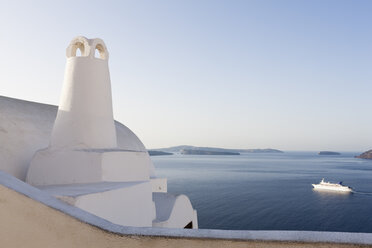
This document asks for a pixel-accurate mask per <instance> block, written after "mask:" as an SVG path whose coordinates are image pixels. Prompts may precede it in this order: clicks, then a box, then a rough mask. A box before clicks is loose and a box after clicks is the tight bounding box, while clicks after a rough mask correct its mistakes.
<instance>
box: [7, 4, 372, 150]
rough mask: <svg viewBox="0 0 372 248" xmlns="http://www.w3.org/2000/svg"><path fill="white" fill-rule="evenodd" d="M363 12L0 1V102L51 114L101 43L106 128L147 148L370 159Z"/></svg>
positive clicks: (326, 7)
mask: <svg viewBox="0 0 372 248" xmlns="http://www.w3.org/2000/svg"><path fill="white" fill-rule="evenodd" d="M371 13H372V1H363V0H357V1H342V0H312V1H310V0H309V1H301V0H293V1H285V0H282V1H278V0H273V1H268V0H257V1H253V0H252V1H249V0H246V1H238V0H225V1H220V0H213V1H212V0H211V1H209V0H202V1H200V0H184V1H181V0H177V1H174V0H170V1H165V0H158V1H150V0H148V1H141V0H133V1H109V0H107V1H94V0H89V1H79V0H75V1H37V0H35V1H3V0H0V31H1V33H0V47H1V50H2V51H1V59H0V95H3V96H8V97H14V98H20V99H26V100H30V101H36V102H42V103H49V104H55V105H58V102H59V97H60V92H61V88H62V81H63V77H64V66H65V62H66V57H65V51H66V48H67V46H68V44H69V42H70V41H71V40H72V39H73V38H74V37H75V36H78V35H83V36H86V37H87V38H96V37H98V38H102V39H103V40H104V41H105V44H106V46H107V48H108V51H109V53H110V59H109V67H110V73H111V86H112V91H113V106H114V116H115V119H117V120H118V121H120V122H122V123H123V124H125V125H126V126H128V127H129V128H130V129H131V130H132V131H134V132H135V133H136V134H137V136H138V137H139V138H140V139H141V141H142V142H143V143H144V144H145V146H146V147H147V148H159V147H168V146H173V145H183V144H186V145H195V146H215V147H226V148H276V149H281V150H313V151H319V150H336V151H364V150H368V149H372V114H371V106H372V105H371V103H372V98H371V93H372V83H371V81H372V15H371Z"/></svg>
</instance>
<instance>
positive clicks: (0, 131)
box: [0, 96, 155, 181]
mask: <svg viewBox="0 0 372 248" xmlns="http://www.w3.org/2000/svg"><path fill="white" fill-rule="evenodd" d="M56 114H57V107H56V106H53V105H48V104H42V103H36V102H29V101H24V100H19V99H14V98H9V97H4V96H0V141H1V142H0V161H1V163H0V170H3V171H5V172H7V173H9V174H11V175H13V176H15V177H17V178H18V179H21V180H23V181H24V180H25V179H26V175H27V170H28V167H29V164H30V161H31V158H32V157H33V156H34V154H35V152H36V151H37V150H39V149H44V148H46V147H47V146H48V145H49V141H50V135H51V132H52V128H53V124H54V120H55V118H56ZM115 127H116V134H117V141H118V148H120V149H123V150H131V151H142V152H146V149H145V146H144V145H143V143H142V142H141V141H140V140H139V139H138V138H137V136H136V135H135V134H134V133H133V132H132V131H131V130H130V129H129V128H127V127H126V126H125V125H123V124H121V123H119V122H115ZM149 166H150V173H152V174H151V176H153V175H155V169H154V166H153V164H152V163H151V161H150V164H149Z"/></svg>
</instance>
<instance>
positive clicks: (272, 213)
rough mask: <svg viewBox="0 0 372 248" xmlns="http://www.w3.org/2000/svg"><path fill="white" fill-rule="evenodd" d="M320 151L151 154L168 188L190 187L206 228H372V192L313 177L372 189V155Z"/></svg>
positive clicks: (201, 224)
mask: <svg viewBox="0 0 372 248" xmlns="http://www.w3.org/2000/svg"><path fill="white" fill-rule="evenodd" d="M354 155H357V153H343V154H342V155H341V156H319V155H317V154H316V152H286V153H282V154H254V153H251V154H242V155H241V156H205V155H202V156H197V155H173V156H154V157H151V158H152V160H153V162H154V164H155V167H156V172H157V175H158V176H160V177H167V178H168V192H171V193H175V194H186V195H187V196H189V197H190V199H191V202H192V204H193V206H194V208H196V209H197V211H198V221H199V228H212V229H234V230H313V231H345V232H370V233H372V194H355V193H353V194H335V193H324V192H323V193H322V192H317V191H314V190H313V189H312V186H311V184H312V183H319V181H320V180H321V179H322V177H324V178H325V179H326V180H327V181H328V180H329V181H333V182H339V181H343V184H344V185H347V186H351V187H353V188H354V190H356V191H359V192H367V193H368V192H370V193H372V161H371V160H363V159H356V158H354V157H353V156H354Z"/></svg>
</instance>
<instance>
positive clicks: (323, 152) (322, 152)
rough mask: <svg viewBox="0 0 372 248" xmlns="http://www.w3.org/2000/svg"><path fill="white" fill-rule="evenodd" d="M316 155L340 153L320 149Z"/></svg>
mask: <svg viewBox="0 0 372 248" xmlns="http://www.w3.org/2000/svg"><path fill="white" fill-rule="evenodd" d="M318 155H341V153H339V152H331V151H320V152H318Z"/></svg>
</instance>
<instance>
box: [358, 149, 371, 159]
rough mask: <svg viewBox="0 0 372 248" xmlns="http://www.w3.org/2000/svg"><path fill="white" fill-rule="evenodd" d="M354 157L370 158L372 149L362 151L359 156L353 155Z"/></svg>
mask: <svg viewBox="0 0 372 248" xmlns="http://www.w3.org/2000/svg"><path fill="white" fill-rule="evenodd" d="M355 157H356V158H364V159H372V150H369V151H366V152H363V153H362V154H360V155H359V156H355Z"/></svg>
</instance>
